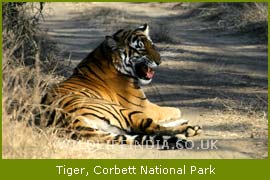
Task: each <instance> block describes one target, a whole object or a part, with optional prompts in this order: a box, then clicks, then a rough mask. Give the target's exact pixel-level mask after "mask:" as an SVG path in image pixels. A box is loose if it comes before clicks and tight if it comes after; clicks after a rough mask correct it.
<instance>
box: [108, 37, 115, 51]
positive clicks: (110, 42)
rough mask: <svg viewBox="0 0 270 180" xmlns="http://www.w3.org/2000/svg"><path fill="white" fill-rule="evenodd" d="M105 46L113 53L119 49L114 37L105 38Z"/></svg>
mask: <svg viewBox="0 0 270 180" xmlns="http://www.w3.org/2000/svg"><path fill="white" fill-rule="evenodd" d="M105 44H106V46H107V47H108V48H109V49H111V50H113V51H115V50H117V49H118V45H117V42H116V41H115V40H114V38H113V37H112V36H106V37H105Z"/></svg>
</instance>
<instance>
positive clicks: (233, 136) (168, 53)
mask: <svg viewBox="0 0 270 180" xmlns="http://www.w3.org/2000/svg"><path fill="white" fill-rule="evenodd" d="M188 8H189V7H185V6H184V5H181V4H179V3H178V4H177V3H176V4H174V3H46V11H45V15H44V22H42V28H43V29H46V30H47V31H48V34H49V35H50V36H51V38H52V39H53V40H55V41H56V42H57V43H58V45H59V47H60V49H61V54H62V57H63V60H65V61H70V62H71V64H72V66H76V64H77V63H78V62H79V61H80V60H81V59H83V58H84V57H85V56H86V55H87V54H88V53H89V52H90V51H91V50H93V49H94V48H95V47H96V46H97V45H98V44H99V43H101V42H102V41H103V39H104V37H105V36H106V35H111V34H113V33H114V32H116V30H118V29H120V28H125V27H136V26H139V25H141V24H143V23H148V24H149V26H150V34H151V36H152V39H153V41H154V42H155V43H156V45H157V47H158V48H159V50H160V54H161V56H162V59H163V62H162V64H161V65H160V67H158V68H157V69H156V73H155V77H154V79H153V81H152V83H151V84H150V85H148V86H144V87H143V88H144V90H145V92H146V94H147V96H148V98H149V99H150V100H151V101H152V102H155V103H157V104H159V105H164V106H165V105H166V106H174V107H179V108H180V109H181V110H182V111H183V114H184V115H183V118H184V119H188V120H189V123H190V124H198V125H201V126H202V128H203V133H202V134H201V135H199V136H196V137H194V138H190V140H192V141H193V142H194V145H195V146H196V148H193V149H186V150H168V151H160V150H157V149H148V148H146V147H144V148H138V149H134V148H130V147H128V146H124V145H120V146H119V145H110V146H106V145H102V144H96V145H95V146H94V147H93V145H92V146H91V147H88V145H87V143H83V145H82V144H81V145H80V147H82V146H83V147H88V148H89V151H85V150H82V151H81V155H80V156H79V157H80V158H160V159H162V158H166V159H178V158H184V159H187V158H193V159H195V158H203V159H208V158H226V159H232V158H267V156H268V149H267V142H268V121H267V91H268V86H267V82H268V77H267V72H268V71H267V68H268V63H267V45H266V44H264V43H261V42H259V41H257V40H256V36H255V37H254V36H250V35H249V34H241V33H238V34H232V33H231V32H228V31H227V30H225V29H220V28H217V25H216V24H215V23H214V22H211V21H204V20H203V19H201V18H198V17H188V16H184V14H185V13H186V12H187V11H188ZM70 73H72V72H70ZM66 76H68V74H66ZM215 142H216V143H215ZM211 143H212V145H213V147H212V148H211V147H208V148H207V145H209V144H211ZM214 145H216V146H214ZM69 146H70V145H69V144H66V145H65V146H64V147H66V148H67V149H69ZM108 147H109V148H108ZM76 152H77V153H78V152H80V150H79V149H78V150H77V151H76ZM127 152H128V153H127ZM76 157H78V155H75V154H74V155H72V154H70V158H76Z"/></svg>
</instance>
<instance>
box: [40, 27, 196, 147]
mask: <svg viewBox="0 0 270 180" xmlns="http://www.w3.org/2000/svg"><path fill="white" fill-rule="evenodd" d="M160 63H161V58H160V55H159V53H158V52H157V50H156V49H155V46H154V44H153V42H152V40H151V39H150V37H149V29H148V26H147V25H143V26H140V27H139V28H137V29H135V30H119V31H118V32H116V33H115V34H114V35H112V36H106V38H105V40H104V41H103V42H102V43H101V44H100V45H99V46H98V47H97V48H96V49H95V50H94V51H93V52H91V53H90V54H89V55H88V56H87V57H86V58H85V59H84V60H83V61H82V62H81V63H79V65H78V66H77V67H76V68H75V70H74V72H73V75H72V76H71V77H69V78H68V79H67V80H65V81H63V82H61V83H60V84H58V85H57V86H55V87H53V88H52V89H50V91H49V92H48V93H47V94H46V95H45V96H44V97H43V99H42V104H44V107H47V112H46V113H44V115H43V117H42V118H41V122H40V126H41V127H49V126H53V127H57V128H59V129H64V130H65V132H68V133H69V135H70V137H71V138H73V139H86V140H91V141H95V142H103V143H105V142H108V143H122V144H147V143H149V144H159V143H164V142H167V143H168V144H169V146H170V147H176V144H177V143H179V142H180V144H183V145H184V146H185V143H184V140H182V139H181V138H179V137H180V136H179V135H182V136H194V135H196V134H198V132H199V131H200V127H199V126H190V125H188V124H178V125H177V126H171V125H170V126H168V127H166V126H165V125H164V123H165V124H166V122H170V123H171V121H174V120H178V119H180V117H181V112H180V110H179V109H177V108H172V107H160V106H158V105H156V104H153V103H151V102H150V101H149V100H148V99H147V98H146V96H145V94H144V92H143V91H142V89H141V87H140V85H141V84H147V83H150V81H151V79H152V77H153V75H154V70H153V68H154V67H155V66H158V65H159V64H160ZM161 124H162V125H161Z"/></svg>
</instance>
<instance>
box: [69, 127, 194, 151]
mask: <svg viewBox="0 0 270 180" xmlns="http://www.w3.org/2000/svg"><path fill="white" fill-rule="evenodd" d="M70 137H71V139H74V140H85V141H89V142H93V143H107V144H127V145H151V146H152V145H154V146H156V147H159V148H160V149H185V148H188V147H190V145H191V144H190V142H189V141H187V140H186V139H185V138H184V136H182V135H174V136H165V135H145V134H136V135H130V134H114V133H110V132H104V131H101V130H97V129H92V128H84V129H80V130H79V131H74V130H72V131H71V132H70Z"/></svg>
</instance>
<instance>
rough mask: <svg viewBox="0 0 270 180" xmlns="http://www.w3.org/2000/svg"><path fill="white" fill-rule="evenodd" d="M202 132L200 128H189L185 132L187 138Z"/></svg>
mask: <svg viewBox="0 0 270 180" xmlns="http://www.w3.org/2000/svg"><path fill="white" fill-rule="evenodd" d="M201 132H202V128H201V127H200V126H188V127H187V129H186V132H185V136H186V137H191V136H196V135H198V134H200V133H201Z"/></svg>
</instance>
